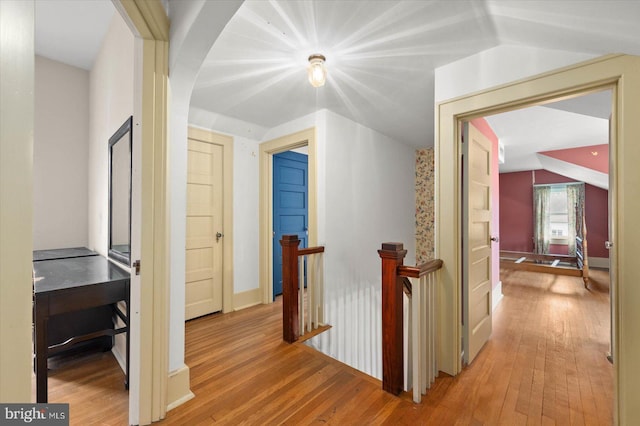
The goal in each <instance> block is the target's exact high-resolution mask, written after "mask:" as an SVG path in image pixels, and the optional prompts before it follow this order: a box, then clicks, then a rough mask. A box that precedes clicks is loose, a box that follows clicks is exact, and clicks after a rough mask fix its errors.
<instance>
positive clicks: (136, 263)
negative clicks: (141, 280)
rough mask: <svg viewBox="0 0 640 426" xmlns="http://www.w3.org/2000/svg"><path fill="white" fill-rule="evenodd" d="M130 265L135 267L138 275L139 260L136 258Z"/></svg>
mask: <svg viewBox="0 0 640 426" xmlns="http://www.w3.org/2000/svg"><path fill="white" fill-rule="evenodd" d="M131 266H133V268H134V269H135V271H136V275H140V261H139V260H136V261H135V262H133V264H132V265H131Z"/></svg>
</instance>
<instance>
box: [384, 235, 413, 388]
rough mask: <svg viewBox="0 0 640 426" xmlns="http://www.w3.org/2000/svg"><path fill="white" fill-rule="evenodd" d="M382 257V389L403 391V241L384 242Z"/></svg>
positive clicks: (404, 251) (404, 253) (404, 254)
mask: <svg viewBox="0 0 640 426" xmlns="http://www.w3.org/2000/svg"><path fill="white" fill-rule="evenodd" d="M378 253H379V254H380V258H381V259H382V389H384V390H385V391H387V392H390V393H392V394H394V395H398V394H399V393H400V392H402V387H403V382H404V380H403V378H404V368H403V350H402V335H403V333H402V307H403V306H402V305H403V303H402V302H403V301H402V298H403V295H402V279H401V278H400V277H399V276H398V275H397V273H396V271H397V269H398V266H401V265H402V264H403V261H404V257H405V256H406V255H407V251H406V250H404V249H403V245H402V243H383V244H382V249H381V250H378Z"/></svg>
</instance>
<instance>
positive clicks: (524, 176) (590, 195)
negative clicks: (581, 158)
mask: <svg viewBox="0 0 640 426" xmlns="http://www.w3.org/2000/svg"><path fill="white" fill-rule="evenodd" d="M534 182H535V183H536V184H545V183H566V182H575V180H573V179H570V178H568V177H566V176H562V175H558V174H556V173H552V172H549V171H546V170H530V171H526V172H514V173H501V174H500V207H501V208H500V211H502V212H504V213H503V214H502V215H500V229H501V230H502V236H501V242H502V248H503V250H513V251H529V252H531V251H533V184H534ZM608 196H609V194H608V191H606V190H604V189H600V188H597V187H595V186H592V185H589V184H586V185H585V209H586V216H587V242H588V243H589V256H590V257H604V258H608V257H609V252H608V250H607V249H605V248H604V242H605V241H606V240H607V239H608V235H609V230H608V226H609V211H608ZM552 250H553V251H552V253H555V254H566V253H567V251H566V246H558V245H554V247H553V248H552Z"/></svg>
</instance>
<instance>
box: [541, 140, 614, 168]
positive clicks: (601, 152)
mask: <svg viewBox="0 0 640 426" xmlns="http://www.w3.org/2000/svg"><path fill="white" fill-rule="evenodd" d="M594 153H595V155H594ZM540 154H543V155H546V156H547V157H552V158H555V159H558V160H562V161H566V162H567V163H572V164H577V165H578V166H582V167H586V168H588V169H592V170H596V171H598V172H602V173H609V145H607V144H604V145H592V146H581V147H579V148H568V149H558V150H555V151H545V152H541V153H540Z"/></svg>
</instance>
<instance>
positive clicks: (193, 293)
mask: <svg viewBox="0 0 640 426" xmlns="http://www.w3.org/2000/svg"><path fill="white" fill-rule="evenodd" d="M188 149H189V150H188V160H187V161H188V165H187V230H186V235H187V241H186V250H187V251H186V277H185V286H186V288H185V304H186V306H185V319H187V320H188V319H191V318H196V317H199V316H202V315H206V314H210V313H212V312H218V311H221V310H222V253H223V252H222V244H223V239H222V237H223V235H222V234H223V233H222V230H223V228H222V226H223V223H222V212H223V147H222V146H221V145H216V144H212V143H207V142H202V141H199V140H194V139H189V145H188Z"/></svg>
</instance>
